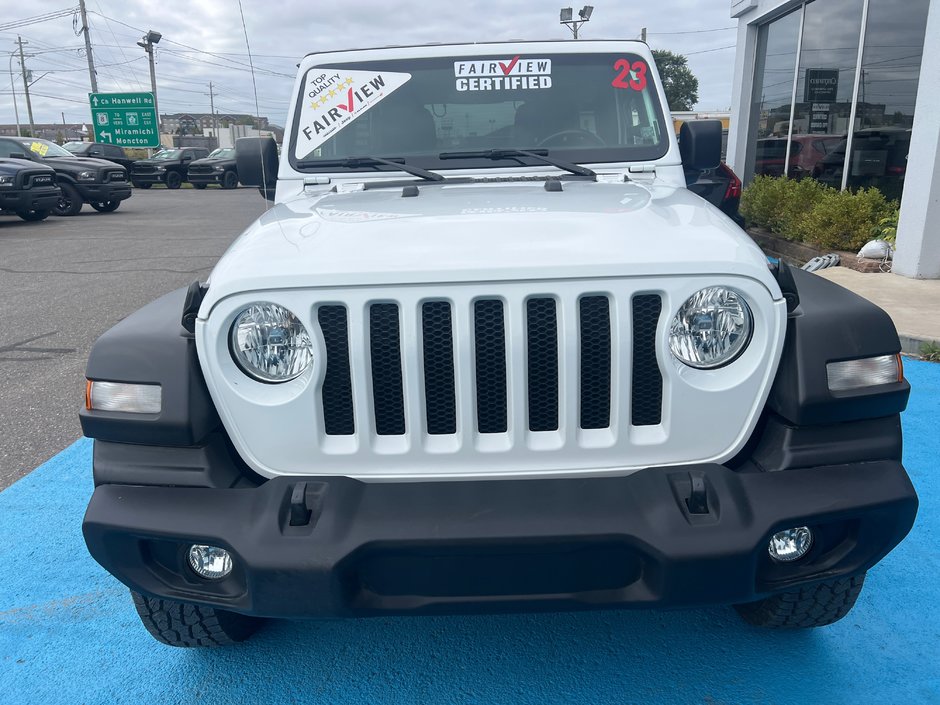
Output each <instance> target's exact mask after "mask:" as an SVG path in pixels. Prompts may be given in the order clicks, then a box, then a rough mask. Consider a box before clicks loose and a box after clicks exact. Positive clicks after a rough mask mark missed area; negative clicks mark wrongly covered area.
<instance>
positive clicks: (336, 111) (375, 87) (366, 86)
mask: <svg viewBox="0 0 940 705" xmlns="http://www.w3.org/2000/svg"><path fill="white" fill-rule="evenodd" d="M409 80H411V74H410V73H392V72H389V71H348V70H346V69H312V70H311V71H309V72H308V73H307V79H306V82H305V85H304V99H303V105H302V106H301V109H300V125H299V126H298V130H299V132H298V135H297V142H296V144H297V146H296V148H295V150H294V151H295V154H294V156H295V157H296V158H297V159H304V158H305V157H307V156H308V155H309V154H310V152H312V151H313V150H314V149H316V148H317V147H319V146H320V145H321V144H323V143H324V142H325V141H326V140H328V139H329V138H330V137H332V136H333V135H335V134H336V133H337V132H339V131H340V130H342V129H343V128H344V127H346V126H347V125H349V124H350V123H351V122H352V121H353V120H355V119H356V118H358V117H359V116H360V115H362V114H363V113H365V112H366V111H367V110H369V108H371V107H373V106H374V105H375V104H376V103H379V102H380V101H382V100H385V98H387V97H388V96H389V95H391V94H392V93H393V92H395V91H396V90H398V89H399V88H401V87H402V86H403V85H405V84H406V83H407V82H408V81H409Z"/></svg>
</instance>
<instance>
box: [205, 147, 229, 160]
mask: <svg viewBox="0 0 940 705" xmlns="http://www.w3.org/2000/svg"><path fill="white" fill-rule="evenodd" d="M209 158H210V159H234V158H235V150H234V149H233V148H232V147H220V148H219V149H215V150H213V151H211V152H209Z"/></svg>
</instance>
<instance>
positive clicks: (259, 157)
mask: <svg viewBox="0 0 940 705" xmlns="http://www.w3.org/2000/svg"><path fill="white" fill-rule="evenodd" d="M277 166H278V156H277V143H276V142H275V141H274V139H273V138H271V137H241V138H239V139H237V140H235V168H236V169H238V180H239V181H241V182H242V183H243V184H244V185H245V186H257V187H258V190H259V191H261V195H262V196H264V197H265V198H266V199H268V200H269V201H273V200H274V186H275V184H276V182H277Z"/></svg>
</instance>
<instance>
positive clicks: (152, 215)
mask: <svg viewBox="0 0 940 705" xmlns="http://www.w3.org/2000/svg"><path fill="white" fill-rule="evenodd" d="M264 204H265V201H264V199H262V198H261V196H260V195H259V194H258V191H257V190H256V189H248V188H240V189H236V190H232V191H223V190H221V189H218V188H215V187H211V188H209V189H206V190H205V191H196V190H192V189H180V190H178V191H168V190H166V189H162V188H154V189H150V190H146V191H145V190H141V189H135V190H134V194H133V196H131V198H130V199H129V200H127V201H124V202H123V203H122V204H121V207H120V208H119V209H118V210H117V211H115V212H114V213H98V212H96V211H94V210H92V209H91V207H90V206H87V205H86V206H85V207H84V208H83V209H82V212H81V213H80V214H79V215H77V216H74V217H71V218H57V217H55V216H50V217H49V218H48V219H47V220H45V221H43V222H40V223H26V222H23V221H21V220H20V219H19V218H15V217H2V218H0V302H2V305H0V380H3V384H2V386H0V408H2V410H3V411H2V413H0V489H2V488H4V487H6V486H7V485H9V484H10V483H12V482H13V481H15V480H16V479H18V478H20V477H22V476H23V475H25V474H26V473H28V472H29V471H30V470H32V469H33V468H35V467H36V466H37V465H39V464H40V463H42V462H43V461H45V460H47V459H48V458H50V457H52V456H53V455H55V454H56V453H58V452H59V451H60V450H62V448H64V447H66V446H67V445H69V444H71V443H72V442H74V441H75V440H76V439H77V438H79V437H80V436H81V428H80V427H79V423H78V409H79V406H80V404H81V403H82V394H83V392H84V370H85V361H86V360H87V358H88V352H89V350H90V349H91V345H92V344H93V343H94V341H95V340H96V339H97V338H98V336H99V335H101V334H102V333H103V332H104V331H106V330H107V329H108V328H110V327H111V326H113V325H114V324H115V323H116V322H118V321H119V320H121V319H122V318H124V317H125V316H127V315H128V314H129V313H131V312H133V311H135V310H136V309H138V308H140V307H141V306H143V305H144V304H146V303H148V302H150V301H152V300H153V299H155V298H157V297H158V296H161V295H162V294H165V293H167V292H168V291H172V290H174V289H177V288H179V287H181V286H188V285H189V284H190V283H192V282H193V281H194V280H196V279H205V277H206V276H207V275H208V273H209V270H210V269H211V268H212V265H213V264H214V263H215V261H216V260H217V259H218V258H219V256H220V255H221V254H222V253H223V252H224V251H225V249H226V248H227V247H228V245H229V244H230V243H231V242H232V240H234V239H235V237H237V236H238V235H239V234H240V233H241V232H242V230H244V229H245V227H247V225H248V224H249V223H251V222H252V221H253V220H254V219H255V218H257V217H258V216H259V215H260V214H261V213H262V212H263V211H264Z"/></svg>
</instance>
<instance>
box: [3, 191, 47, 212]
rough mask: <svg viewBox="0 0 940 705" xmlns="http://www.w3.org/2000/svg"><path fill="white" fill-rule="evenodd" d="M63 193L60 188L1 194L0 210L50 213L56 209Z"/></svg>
mask: <svg viewBox="0 0 940 705" xmlns="http://www.w3.org/2000/svg"><path fill="white" fill-rule="evenodd" d="M61 196H62V192H61V191H60V190H59V188H58V186H46V187H38V188H30V189H21V190H17V191H14V192H12V193H3V192H0V210H6V211H13V212H20V211H48V210H52V209H53V208H55V206H56V204H57V203H58V202H59V198H60V197H61Z"/></svg>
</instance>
